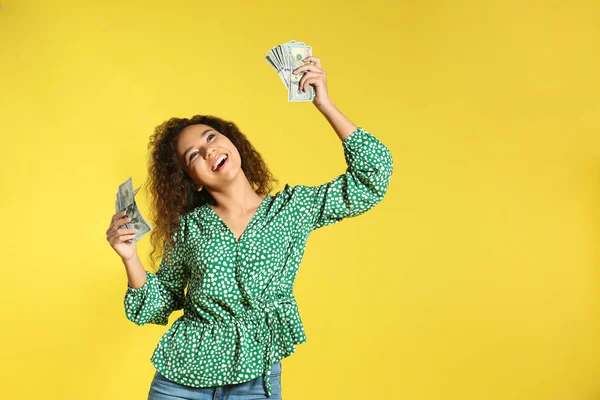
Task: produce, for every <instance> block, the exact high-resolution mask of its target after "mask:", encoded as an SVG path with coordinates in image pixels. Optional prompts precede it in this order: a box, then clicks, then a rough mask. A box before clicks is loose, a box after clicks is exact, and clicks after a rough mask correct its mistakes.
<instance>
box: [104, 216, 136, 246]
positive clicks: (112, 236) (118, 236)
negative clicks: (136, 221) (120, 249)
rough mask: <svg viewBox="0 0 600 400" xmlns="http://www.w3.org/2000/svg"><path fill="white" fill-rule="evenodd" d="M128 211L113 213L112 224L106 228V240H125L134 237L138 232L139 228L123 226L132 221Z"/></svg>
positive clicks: (110, 241) (111, 241)
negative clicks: (127, 213)
mask: <svg viewBox="0 0 600 400" xmlns="http://www.w3.org/2000/svg"><path fill="white" fill-rule="evenodd" d="M125 215H126V211H121V212H119V213H116V214H115V215H113V217H112V219H111V222H110V225H109V227H108V229H107V230H106V240H107V241H108V242H109V243H111V244H113V243H114V242H115V241H121V242H124V241H126V240H129V239H132V238H134V237H135V235H136V234H137V232H138V230H137V229H134V228H132V229H125V228H121V227H122V226H123V225H125V224H126V223H128V222H130V221H131V218H130V217H126V216H125Z"/></svg>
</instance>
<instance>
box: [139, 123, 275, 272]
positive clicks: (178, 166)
mask: <svg viewBox="0 0 600 400" xmlns="http://www.w3.org/2000/svg"><path fill="white" fill-rule="evenodd" d="M149 147H150V148H151V149H152V151H151V159H150V168H149V169H150V171H149V177H148V181H147V183H146V184H147V186H148V187H149V190H150V192H151V193H152V207H151V208H152V210H153V214H152V218H153V220H154V221H156V228H155V229H154V230H153V232H152V235H151V242H152V245H153V250H152V253H151V256H152V258H153V260H155V262H156V261H157V259H158V257H157V254H158V253H157V251H158V250H159V249H160V248H161V247H162V245H163V243H164V242H165V241H166V242H170V244H173V243H172V237H173V234H174V232H175V230H176V228H177V222H178V219H179V217H180V216H181V215H183V214H185V213H187V212H188V211H190V210H193V209H194V208H196V207H199V206H202V205H204V204H207V203H208V204H210V205H212V206H216V205H217V199H216V198H219V197H221V194H222V193H223V191H224V190H225V189H226V186H227V185H224V184H223V183H224V182H225V181H229V182H232V181H234V182H235V181H236V180H237V182H241V183H242V184H243V185H240V187H243V188H244V190H237V193H236V195H240V194H245V195H246V194H256V196H262V195H265V194H267V193H269V192H270V191H271V190H272V189H273V184H275V183H278V180H277V179H275V178H274V177H273V174H272V173H271V171H270V170H269V168H268V167H267V165H266V163H265V162H264V160H263V159H262V157H261V155H260V153H259V152H258V151H257V150H256V149H255V148H254V146H252V144H251V143H250V141H249V140H248V139H247V138H246V135H244V134H243V133H242V132H241V131H240V129H239V128H238V127H237V125H236V124H235V123H233V122H230V121H226V120H224V119H221V118H218V117H215V116H208V115H196V116H194V117H192V118H189V119H188V118H171V119H169V120H168V121H165V122H164V123H163V124H161V125H159V126H158V127H156V130H155V133H154V134H153V135H152V136H151V138H150V144H149ZM221 154H225V155H227V157H229V159H228V161H227V163H228V164H229V165H228V166H227V168H226V169H227V171H223V175H225V176H219V177H217V176H214V172H213V171H212V165H213V164H212V162H213V161H218V160H217V159H216V157H218V156H220V155H221ZM224 169H225V168H224ZM218 172H221V171H218ZM240 172H242V174H240ZM226 174H227V175H226ZM244 181H247V182H244ZM250 192H252V193H250ZM255 200H256V199H255Z"/></svg>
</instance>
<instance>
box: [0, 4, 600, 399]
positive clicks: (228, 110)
mask: <svg viewBox="0 0 600 400" xmlns="http://www.w3.org/2000/svg"><path fill="white" fill-rule="evenodd" d="M599 21H600V3H598V2H597V1H595V0H593V1H592V0H589V1H584V0H575V1H570V2H566V1H546V2H543V1H517V0H513V1H497V2H491V1H477V0H471V1H465V0H463V1H453V2H449V1H441V0H431V1H418V2H417V1H404V2H402V1H400V2H396V1H388V2H385V1H380V0H369V1H360V2H359V1H354V2H347V1H331V2H321V1H316V0H305V1H300V2H289V1H277V2H276V1H272V2H269V1H263V0H259V1H211V2H201V1H169V2H165V1H154V0H151V1H126V2H121V1H116V0H110V1H102V2H93V3H92V2H83V1H81V2H76V1H19V2H17V1H10V0H6V1H3V2H2V9H1V10H0V133H1V135H2V145H1V146H0V156H1V160H2V161H1V169H2V181H1V182H2V195H1V200H0V201H1V206H2V226H3V228H2V264H3V268H2V275H1V278H0V285H1V287H0V293H1V295H2V298H1V301H2V310H3V313H2V329H1V331H2V336H1V337H0V340H1V343H2V348H3V350H2V357H1V358H2V361H1V362H0V376H1V380H2V382H3V384H2V389H1V392H2V394H1V397H2V398H4V399H34V398H36V399H91V400H93V399H111V400H112V399H145V398H146V396H147V391H148V388H149V385H150V381H151V379H152V376H153V374H154V368H153V366H152V365H151V363H150V361H149V359H150V356H151V354H152V351H153V350H154V347H155V345H156V343H157V342H158V340H159V338H160V337H161V335H162V334H163V333H164V332H165V331H166V329H167V327H163V326H157V325H146V326H144V327H141V328H140V327H138V326H136V325H134V324H133V323H131V322H129V321H128V320H127V319H126V318H125V313H124V309H123V296H124V294H125V289H126V284H127V280H126V275H125V271H124V268H123V265H122V264H121V262H120V260H119V258H118V256H117V255H116V253H114V251H113V250H112V249H111V248H110V246H109V244H108V243H107V242H106V239H105V230H106V228H107V227H108V224H109V221H110V218H111V216H112V214H113V213H114V200H115V193H116V190H117V187H118V185H119V184H120V183H121V182H123V181H124V180H125V179H126V178H127V177H129V176H132V177H133V182H134V186H135V187H137V186H138V185H140V184H141V183H143V181H144V180H145V179H146V176H147V175H146V174H147V169H146V168H147V165H146V161H147V143H148V138H149V136H150V135H151V133H152V132H153V129H154V127H155V126H156V125H158V124H160V123H161V122H163V121H164V120H166V119H168V118H170V117H173V116H177V117H191V116H192V115H194V114H214V115H217V116H220V117H222V118H225V119H230V120H233V121H235V122H236V123H238V124H239V126H240V127H241V129H242V131H244V132H245V133H247V134H248V136H249V137H250V139H251V141H252V142H253V144H254V145H255V146H256V147H257V148H258V150H259V151H260V152H261V154H262V155H263V156H264V158H265V160H266V162H267V163H268V165H269V166H270V168H271V169H272V170H273V172H274V173H275V175H276V177H277V178H279V180H280V184H279V186H278V187H277V188H276V190H274V192H273V193H275V192H277V191H279V190H281V189H282V188H283V186H284V185H285V183H290V184H299V183H303V184H319V183H324V182H326V181H328V180H331V179H333V178H334V177H335V176H337V175H338V174H340V173H343V172H344V170H345V167H346V165H345V162H344V157H343V152H342V147H341V144H340V141H339V139H338V138H337V136H336V135H335V133H334V132H333V130H331V128H330V127H329V125H328V124H327V122H326V120H325V119H324V118H323V117H322V116H321V115H320V114H319V112H318V111H317V110H316V109H315V108H314V106H313V105H312V104H310V103H301V104H294V103H288V102H287V92H286V89H285V88H284V86H283V84H282V82H281V80H280V79H279V77H278V76H277V75H276V73H275V72H274V71H273V70H272V69H271V68H270V67H269V66H268V65H267V63H266V62H265V61H264V60H263V57H264V56H265V55H266V51H267V50H268V49H270V48H271V47H273V46H275V45H277V44H280V43H283V42H286V41H288V40H292V39H295V40H297V41H305V42H306V43H307V44H309V45H311V46H313V54H314V55H315V56H318V57H321V59H322V62H323V68H324V69H325V71H327V73H328V79H329V90H330V95H331V98H332V99H333V101H334V102H335V103H336V105H337V106H338V107H339V108H340V110H341V111H342V112H344V113H345V114H346V115H347V116H348V117H349V118H350V119H351V120H352V121H353V122H355V123H356V124H357V125H359V126H363V127H364V128H366V129H367V130H369V131H370V132H371V133H373V134H374V135H375V136H376V137H378V138H379V139H380V140H381V141H382V142H383V143H384V144H386V145H387V146H388V147H389V148H390V149H391V151H392V154H393V157H394V174H393V177H392V181H391V184H390V188H389V191H388V194H387V196H386V198H385V199H384V200H383V202H382V203H380V204H379V205H377V206H376V207H375V208H374V209H373V210H371V211H369V212H368V213H367V214H365V215H362V216H359V217H357V218H353V219H348V220H345V221H343V222H341V223H339V224H336V225H333V226H329V227H325V228H323V229H321V230H318V231H316V232H315V233H314V234H313V235H312V236H311V237H310V239H309V242H308V246H307V249H306V254H305V258H304V261H303V264H302V265H301V269H300V273H299V275H298V278H297V281H296V286H295V294H296V297H297V299H298V302H299V307H300V311H301V315H302V318H303V321H304V324H305V328H306V332H307V336H308V342H307V343H305V344H302V345H298V346H297V351H296V353H295V354H294V355H292V356H291V357H289V358H287V359H285V360H284V361H283V373H282V384H283V398H284V399H285V400H305V399H310V400H312V399H343V400H348V399H361V400H362V399H411V400H455V399H456V400H467V399H469V400H470V399H473V400H475V399H477V400H487V399H494V400H521V399H522V400H538V399H539V400H542V399H543V400H555V399H556V400H594V399H600V383H599V382H600V371H599V370H600V346H599V342H600V336H599V334H600V324H599V323H600V316H599V312H600V302H599V293H600V292H599V289H600V287H599V286H600V252H599V250H598V243H599V241H600V132H599V131H598V128H599V127H600V119H599V117H600V100H599V99H600V74H599V72H598V71H599V70H600V58H599V55H598V54H599V50H600V45H599V43H600V23H599ZM147 195H148V194H147V193H146V192H140V194H139V195H138V201H139V202H140V207H141V209H142V212H143V213H144V212H146V214H147V211H148V204H149V203H148V201H147V200H148V198H147ZM148 239H149V238H148V237H145V238H144V239H143V240H142V241H141V242H140V244H139V246H138V250H139V253H140V256H141V258H142V260H146V261H147V260H148V255H149V251H150V247H149V240H148ZM180 313H181V312H180V311H179V312H176V313H174V314H173V315H172V316H171V319H170V322H172V321H173V320H174V319H175V318H176V317H178V316H179V315H180Z"/></svg>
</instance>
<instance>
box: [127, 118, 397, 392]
mask: <svg viewBox="0 0 600 400" xmlns="http://www.w3.org/2000/svg"><path fill="white" fill-rule="evenodd" d="M342 147H343V149H344V156H345V159H346V163H347V165H348V168H347V170H346V172H345V173H344V174H342V175H339V176H337V177H336V178H335V179H333V180H332V181H330V182H327V183H324V184H322V185H318V186H306V185H297V186H290V185H289V184H286V185H285V188H284V189H282V190H281V191H280V192H278V193H277V194H275V195H271V194H267V196H266V197H265V198H264V200H263V201H262V203H261V204H260V205H259V207H258V209H257V210H256V212H255V214H254V216H253V217H252V219H251V221H250V223H249V224H248V226H247V227H246V229H245V231H244V233H243V234H242V236H241V237H240V239H239V240H237V239H236V238H235V236H234V234H233V233H232V232H231V230H230V229H229V227H228V226H227V225H226V224H225V222H224V221H223V220H221V218H220V217H219V216H218V215H217V214H216V212H215V211H214V210H213V209H212V208H210V207H209V206H208V205H203V206H201V207H198V208H196V209H194V210H192V211H191V212H189V213H187V214H186V215H183V216H182V217H180V219H179V230H178V231H177V232H176V233H175V234H174V236H173V237H174V243H175V244H174V246H173V247H174V248H173V250H174V251H173V252H171V253H170V256H164V257H163V259H162V260H161V263H160V265H159V268H158V270H157V272H156V274H154V273H152V272H150V271H146V282H145V283H144V285H143V286H141V287H139V288H135V289H134V288H131V287H130V286H129V285H128V286H127V292H126V294H125V299H124V305H125V313H126V316H127V319H128V320H130V321H132V322H134V323H135V324H137V325H139V326H142V325H144V324H158V325H167V322H168V317H169V315H170V314H171V313H172V312H173V311H174V310H180V309H183V315H182V316H180V317H179V318H178V319H177V320H175V321H174V322H173V324H172V325H171V327H170V328H169V329H168V330H167V332H166V333H165V334H164V335H163V336H162V338H161V339H160V341H159V343H158V345H157V346H156V348H155V350H154V353H153V355H152V357H151V359H150V361H151V362H152V364H153V365H154V367H155V368H156V370H158V371H159V372H160V373H161V374H162V375H163V376H165V377H166V378H168V379H170V380H172V381H174V382H177V383H179V384H181V385H187V386H192V387H209V386H221V385H225V384H235V383H241V382H246V381H249V380H252V379H255V378H256V377H258V376H261V375H262V376H263V385H264V389H265V392H266V393H267V397H269V396H271V385H270V372H271V367H272V365H273V364H274V363H276V362H277V361H279V360H281V359H283V358H285V357H287V356H289V355H291V354H292V353H294V352H295V351H296V349H295V345H297V344H300V343H304V342H305V341H306V335H305V332H304V327H303V326H302V320H301V319H300V314H299V312H298V307H297V304H296V300H295V298H294V294H293V286H294V280H295V278H296V274H297V273H298V268H299V266H300V262H301V260H302V256H303V254H304V249H305V246H306V241H307V239H308V236H309V235H310V233H311V232H312V231H313V230H315V229H318V228H320V227H323V226H326V225H331V224H334V223H337V222H339V221H341V220H342V219H344V218H348V217H354V216H357V215H360V214H362V213H364V212H366V211H367V210H369V209H371V208H372V207H373V206H375V205H376V204H377V203H379V202H380V201H381V200H382V199H383V197H384V195H385V193H386V191H387V188H388V185H389V182H390V178H391V175H392V169H393V161H392V156H391V153H390V151H389V150H388V148H387V147H385V146H384V145H383V144H382V143H381V142H380V141H379V140H378V139H377V138H375V137H374V136H373V135H371V134H370V133H368V132H367V131H365V130H364V129H362V128H357V129H356V130H355V131H354V132H352V133H351V134H350V136H348V137H347V138H346V139H345V140H344V141H343V142H342ZM165 254H167V253H166V250H165ZM186 286H187V290H186V291H185V292H184V289H185V288H186Z"/></svg>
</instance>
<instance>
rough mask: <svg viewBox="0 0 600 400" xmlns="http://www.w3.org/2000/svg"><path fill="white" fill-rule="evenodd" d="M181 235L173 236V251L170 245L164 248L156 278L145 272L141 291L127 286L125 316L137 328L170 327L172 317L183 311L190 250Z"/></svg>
mask: <svg viewBox="0 0 600 400" xmlns="http://www.w3.org/2000/svg"><path fill="white" fill-rule="evenodd" d="M180 232H181V231H178V232H176V233H175V235H174V236H173V238H174V245H173V248H172V251H171V248H170V246H169V245H168V243H167V244H166V245H165V247H164V252H163V258H162V260H161V262H160V265H159V267H158V270H157V271H156V274H154V273H152V272H150V271H146V282H144V284H143V285H142V286H141V287H139V288H132V287H131V286H129V284H128V285H127V291H126V293H125V300H124V305H125V315H126V316H127V319H128V320H130V321H131V322H133V323H135V324H136V325H139V326H142V325H144V324H157V325H167V323H168V319H169V315H171V313H172V312H173V311H175V310H180V309H182V308H183V300H184V288H185V287H186V285H187V282H188V279H189V268H188V267H187V266H186V261H185V260H186V259H187V247H186V246H185V242H184V240H183V238H182V235H180Z"/></svg>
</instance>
